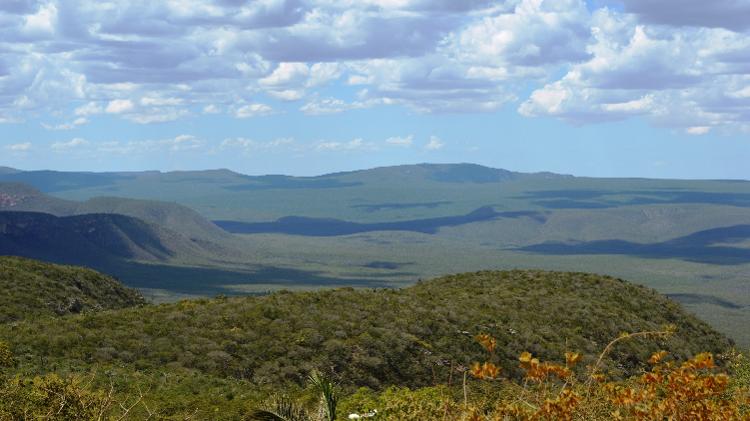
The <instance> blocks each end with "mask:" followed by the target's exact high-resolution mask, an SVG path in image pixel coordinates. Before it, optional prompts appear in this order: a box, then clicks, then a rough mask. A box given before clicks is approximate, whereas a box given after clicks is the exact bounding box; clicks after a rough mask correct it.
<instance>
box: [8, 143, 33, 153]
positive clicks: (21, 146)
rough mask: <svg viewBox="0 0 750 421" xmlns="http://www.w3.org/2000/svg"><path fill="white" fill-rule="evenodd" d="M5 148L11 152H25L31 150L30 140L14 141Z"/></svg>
mask: <svg viewBox="0 0 750 421" xmlns="http://www.w3.org/2000/svg"><path fill="white" fill-rule="evenodd" d="M5 149H7V150H9V151H12V152H27V151H29V150H31V142H24V143H15V144H12V145H7V146H6V147H5Z"/></svg>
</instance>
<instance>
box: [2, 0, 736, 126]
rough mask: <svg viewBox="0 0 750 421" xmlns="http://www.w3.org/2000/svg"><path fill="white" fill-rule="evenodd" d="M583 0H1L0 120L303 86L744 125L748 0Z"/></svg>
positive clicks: (258, 99) (322, 103)
mask: <svg viewBox="0 0 750 421" xmlns="http://www.w3.org/2000/svg"><path fill="white" fill-rule="evenodd" d="M586 3H587V2H585V1H584V0H555V1H552V0H464V1H454V0H356V1H355V0H340V1H334V0H256V1H252V2H243V1H235V0H214V1H203V0H179V1H167V2H148V1H141V0H139V1H126V0H111V1H107V2H97V1H93V0H76V1H70V2H67V1H66V2H63V1H62V0H44V1H40V0H5V1H0V123H8V122H19V121H24V120H28V119H37V120H39V122H40V123H41V122H42V121H44V124H45V127H47V128H49V129H52V130H67V129H72V128H75V127H76V126H80V125H81V124H83V122H84V121H93V120H96V119H97V118H99V117H97V116H99V115H101V114H111V115H112V116H114V117H116V118H122V119H125V120H128V121H130V122H133V123H137V124H152V123H162V122H169V121H174V120H178V119H182V118H186V117H188V116H191V115H194V114H196V113H204V114H220V113H227V114H229V115H234V116H235V117H238V118H250V117H255V116H261V115H267V114H270V113H273V112H274V109H278V108H280V107H276V105H275V103H274V101H300V105H299V107H297V109H298V110H299V111H300V112H302V113H304V114H307V115H311V116H314V115H323V114H334V113H341V112H345V111H348V110H356V109H366V108H370V107H374V106H404V107H408V108H410V109H411V110H416V111H417V112H423V113H441V112H449V113H454V112H494V111H496V110H499V109H503V107H506V108H505V109H513V108H516V109H518V111H519V112H520V113H521V114H522V115H524V116H536V117H540V116H546V117H550V116H551V117H555V118H560V119H563V120H565V121H568V122H571V123H574V124H589V123H595V122H599V121H608V120H617V119H624V118H634V117H635V118H637V117H640V118H647V119H649V120H650V121H651V122H653V123H654V124H658V125H664V126H670V127H677V128H679V129H681V130H686V131H687V130H688V129H690V128H694V127H710V128H711V129H712V130H713V129H719V128H721V129H722V131H724V130H727V131H732V130H747V127H748V126H750V80H748V74H750V53H749V51H750V34H749V32H750V4H748V2H747V1H743V0H716V1H699V0H660V1H653V0H605V1H602V2H599V3H604V4H609V5H614V7H612V8H607V7H594V8H591V7H587V4H586ZM597 4H598V3H597ZM63 6H64V7H63ZM592 9H593V11H592ZM352 90H357V92H356V93H355V95H352ZM529 91H531V93H530V94H529ZM250 98H252V102H251V100H250ZM71 104H75V106H72V107H71ZM50 115H54V116H55V117H54V118H55V119H56V120H57V121H62V123H57V124H50V123H49V122H48V120H47V118H49V117H48V116H50ZM40 116H45V118H43V119H42V118H40ZM84 119H85V120H84ZM76 122H78V123H76Z"/></svg>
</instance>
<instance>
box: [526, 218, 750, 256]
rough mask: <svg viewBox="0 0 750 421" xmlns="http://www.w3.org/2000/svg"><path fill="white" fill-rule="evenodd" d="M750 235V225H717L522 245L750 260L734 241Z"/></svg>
mask: <svg viewBox="0 0 750 421" xmlns="http://www.w3.org/2000/svg"><path fill="white" fill-rule="evenodd" d="M747 239H750V225H734V226H729V227H722V228H713V229H709V230H704V231H698V232H696V233H693V234H690V235H686V236H684V237H679V238H675V239H673V240H669V241H664V242H660V243H651V244H644V243H634V242H629V241H624V240H599V241H588V242H578V243H560V242H545V243H541V244H534V245H531V246H526V247H522V248H518V249H516V250H518V251H525V252H531V253H538V254H547V255H598V254H601V255H605V254H619V255H625V256H635V257H641V258H646V259H680V260H684V261H688V262H695V263H706V264H712V265H741V264H745V263H750V248H743V247H732V246H730V244H732V243H738V242H741V241H744V240H747Z"/></svg>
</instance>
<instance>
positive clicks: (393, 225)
mask: <svg viewBox="0 0 750 421" xmlns="http://www.w3.org/2000/svg"><path fill="white" fill-rule="evenodd" d="M523 217H528V218H532V219H534V220H536V221H538V222H544V221H545V220H546V217H545V216H544V214H542V213H540V212H535V211H516V212H497V211H495V209H494V208H492V207H491V206H484V207H481V208H479V209H477V210H475V211H473V212H470V213H467V214H466V215H457V216H444V217H439V218H426V219H413V220H408V221H395V222H376V223H358V222H349V221H344V220H340V219H333V218H307V217H301V216H287V217H284V218H280V219H277V220H276V221H273V222H255V223H248V222H239V221H213V222H214V223H215V224H216V225H218V226H219V227H220V228H222V229H224V230H225V231H228V232H230V233H233V234H290V235H302V236H311V237H333V236H338V235H351V234H360V233H365V232H372V231H411V232H419V233H424V234H435V233H437V231H438V230H439V229H440V228H443V227H454V226H459V225H465V224H471V223H473V222H482V221H492V220H495V219H499V218H523Z"/></svg>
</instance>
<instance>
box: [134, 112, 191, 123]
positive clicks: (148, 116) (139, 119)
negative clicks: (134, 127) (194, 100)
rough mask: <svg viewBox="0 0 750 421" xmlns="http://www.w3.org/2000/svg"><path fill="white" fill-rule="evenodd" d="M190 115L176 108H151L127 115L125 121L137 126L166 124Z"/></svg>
mask: <svg viewBox="0 0 750 421" xmlns="http://www.w3.org/2000/svg"><path fill="white" fill-rule="evenodd" d="M188 114H190V113H189V112H188V111H187V110H184V109H178V108H152V109H148V110H143V111H139V112H137V113H132V114H128V115H127V117H126V118H127V119H128V120H130V121H133V122H135V123H138V124H152V123H166V122H168V121H175V120H177V119H179V118H181V117H184V116H186V115H188Z"/></svg>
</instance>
